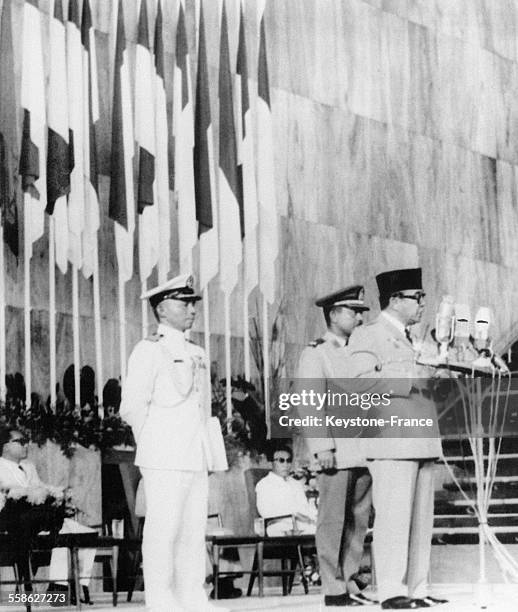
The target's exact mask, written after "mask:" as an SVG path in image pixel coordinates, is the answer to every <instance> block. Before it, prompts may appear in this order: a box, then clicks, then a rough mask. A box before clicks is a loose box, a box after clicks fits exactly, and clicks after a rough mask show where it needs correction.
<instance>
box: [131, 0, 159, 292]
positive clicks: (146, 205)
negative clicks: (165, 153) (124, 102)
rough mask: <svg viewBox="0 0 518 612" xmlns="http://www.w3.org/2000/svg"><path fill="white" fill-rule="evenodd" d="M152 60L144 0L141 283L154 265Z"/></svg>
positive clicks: (139, 129)
mask: <svg viewBox="0 0 518 612" xmlns="http://www.w3.org/2000/svg"><path fill="white" fill-rule="evenodd" d="M152 72H153V58H152V57H151V48H150V45H149V33H148V23H147V7H146V0H142V2H141V4H140V16H139V23H138V40H137V57H136V75H135V90H136V91H137V92H138V95H137V96H136V97H135V140H136V142H137V146H138V155H139V175H138V197H137V201H138V213H139V264H140V280H141V281H145V280H146V279H147V278H148V276H149V275H150V274H151V271H152V270H153V268H154V266H155V265H156V264H157V262H158V241H157V236H158V206H157V204H156V182H155V148H156V146H155V108H154V106H155V104H154V95H153V93H154V90H153V79H152V76H151V75H152Z"/></svg>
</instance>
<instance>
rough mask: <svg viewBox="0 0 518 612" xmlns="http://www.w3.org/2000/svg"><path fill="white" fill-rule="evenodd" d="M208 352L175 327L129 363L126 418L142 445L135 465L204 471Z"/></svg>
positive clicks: (162, 329)
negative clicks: (206, 353)
mask: <svg viewBox="0 0 518 612" xmlns="http://www.w3.org/2000/svg"><path fill="white" fill-rule="evenodd" d="M207 367H208V366H207V361H206V356H205V352H204V350H203V349H202V348H201V347H199V346H197V345H196V344H193V343H192V342H190V341H189V340H187V339H186V338H185V336H184V334H183V333H182V332H180V331H178V330H176V329H173V328H172V327H169V326H166V325H162V324H161V325H159V326H158V330H157V334H156V335H155V336H152V337H150V338H148V339H145V340H141V341H140V342H139V343H138V344H137V345H136V346H135V348H134V350H133V352H132V354H131V356H130V358H129V361H128V372H127V377H126V380H125V382H124V385H123V388H122V402H121V408H120V414H121V417H122V418H123V419H125V420H126V421H127V422H128V423H129V424H130V425H131V428H132V430H133V434H134V436H135V440H136V442H137V455H136V459H135V464H136V465H139V466H141V467H145V468H153V469H171V470H193V471H197V470H202V469H205V468H206V465H207V459H208V453H209V450H208V449H209V446H208V443H207V431H206V423H207V419H208V417H209V416H210V387H209V376H208V370H207Z"/></svg>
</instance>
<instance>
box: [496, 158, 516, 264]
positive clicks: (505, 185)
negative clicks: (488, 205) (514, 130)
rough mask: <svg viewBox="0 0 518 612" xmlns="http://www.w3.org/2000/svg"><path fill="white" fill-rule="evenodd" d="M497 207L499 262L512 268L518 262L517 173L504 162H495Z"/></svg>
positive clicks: (513, 167) (514, 168)
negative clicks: (517, 237) (517, 238)
mask: <svg viewBox="0 0 518 612" xmlns="http://www.w3.org/2000/svg"><path fill="white" fill-rule="evenodd" d="M497 207H498V220H499V236H498V238H497V242H498V244H500V254H501V261H502V264H503V265H505V266H507V267H510V268H512V267H513V266H516V262H517V261H518V243H517V240H516V236H518V173H517V169H516V167H515V166H512V165H510V164H508V163H506V162H497Z"/></svg>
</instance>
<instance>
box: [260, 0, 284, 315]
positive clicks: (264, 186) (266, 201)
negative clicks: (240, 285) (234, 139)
mask: <svg viewBox="0 0 518 612" xmlns="http://www.w3.org/2000/svg"><path fill="white" fill-rule="evenodd" d="M264 6H265V0H259V2H258V9H259V23H260V25H259V28H260V30H259V57H258V74H257V197H258V202H259V274H260V276H259V286H260V288H261V291H262V293H263V296H264V297H265V298H266V300H267V301H268V302H269V303H270V304H271V303H273V301H274V299H275V285H276V282H275V260H276V259H277V255H278V253H279V229H278V220H277V205H276V203H275V178H274V170H273V168H274V149H273V132H272V111H271V106H270V85H269V83H268V61H267V57H266V34H265V27H264Z"/></svg>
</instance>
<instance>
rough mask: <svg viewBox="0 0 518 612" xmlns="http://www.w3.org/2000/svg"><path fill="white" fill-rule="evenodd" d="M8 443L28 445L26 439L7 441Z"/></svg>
mask: <svg viewBox="0 0 518 612" xmlns="http://www.w3.org/2000/svg"><path fill="white" fill-rule="evenodd" d="M9 442H16V443H17V444H20V445H21V446H26V445H27V444H29V440H27V438H15V439H14V440H9Z"/></svg>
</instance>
